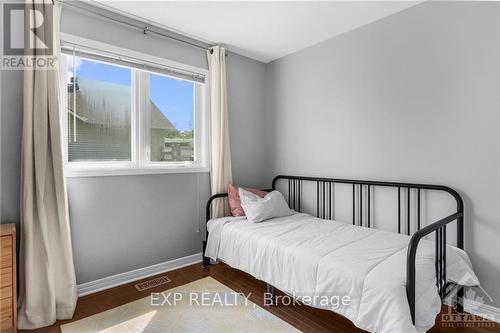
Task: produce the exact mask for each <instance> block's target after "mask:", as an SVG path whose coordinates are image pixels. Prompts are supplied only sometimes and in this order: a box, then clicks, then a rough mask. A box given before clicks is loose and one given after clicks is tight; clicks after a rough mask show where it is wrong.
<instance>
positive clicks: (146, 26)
mask: <svg viewBox="0 0 500 333" xmlns="http://www.w3.org/2000/svg"><path fill="white" fill-rule="evenodd" d="M54 1H55V2H58V3H60V4H61V5H63V6H69V7H73V8H76V9H80V10H83V11H86V12H89V13H91V14H93V15H96V16H99V17H102V18H105V19H107V20H110V21H113V22H116V23H120V24H123V25H127V26H129V27H132V28H134V29H137V30H142V32H143V33H144V35H147V34H148V33H152V34H154V35H158V36H162V37H164V38H168V39H171V40H174V41H176V42H179V43H183V44H187V45H189V46H192V47H195V48H198V49H202V50H208V51H210V53H212V52H213V50H212V46H208V47H206V46H203V45H199V44H196V43H194V42H190V41H188V40H184V39H182V38H179V37H174V36H171V35H168V34H165V33H162V32H160V31H156V30H152V29H151V27H150V25H149V24H147V23H144V26H137V25H135V24H133V23H130V22H127V21H125V20H120V19H118V18H115V17H111V16H108V15H106V14H103V13H100V12H97V11H94V10H90V9H89V8H84V7H82V6H78V5H75V2H76V1H62V0H54ZM89 6H92V5H87V6H86V7H89ZM117 15H120V14H117ZM134 20H135V21H139V20H137V19H134ZM139 22H140V21H139ZM225 55H226V56H227V53H226V54H225Z"/></svg>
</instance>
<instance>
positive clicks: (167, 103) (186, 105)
mask: <svg viewBox="0 0 500 333" xmlns="http://www.w3.org/2000/svg"><path fill="white" fill-rule="evenodd" d="M194 100H195V98H194V83H193V82H189V81H183V80H179V79H175V78H170V77H167V76H162V75H156V74H150V76H149V112H150V113H149V114H150V119H151V123H150V126H151V161H153V162H159V161H161V162H169V161H170V162H178V161H194V127H193V119H194V107H195V105H194V104H195V102H194Z"/></svg>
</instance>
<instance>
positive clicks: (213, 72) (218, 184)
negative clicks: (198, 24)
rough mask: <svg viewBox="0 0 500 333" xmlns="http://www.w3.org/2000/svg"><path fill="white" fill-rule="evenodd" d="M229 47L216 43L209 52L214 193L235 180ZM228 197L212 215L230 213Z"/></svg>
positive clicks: (213, 210)
mask: <svg viewBox="0 0 500 333" xmlns="http://www.w3.org/2000/svg"><path fill="white" fill-rule="evenodd" d="M225 53H226V50H225V49H224V48H223V47H220V46H214V47H213V48H212V49H211V50H208V51H207V57H208V79H209V91H210V93H209V100H210V147H211V148H210V157H211V159H210V185H211V190H212V194H216V193H222V192H226V191H227V186H228V185H229V183H231V182H232V179H233V175H232V170H231V150H230V147H229V125H228V110H227V90H226V55H225ZM228 213H229V209H228V206H227V201H226V200H216V201H215V202H214V205H213V209H212V217H221V216H225V215H228Z"/></svg>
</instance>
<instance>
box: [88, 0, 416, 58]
mask: <svg viewBox="0 0 500 333" xmlns="http://www.w3.org/2000/svg"><path fill="white" fill-rule="evenodd" d="M97 1H98V2H101V3H104V4H105V5H106V6H108V7H111V8H113V9H115V10H118V11H122V12H125V13H127V14H130V15H133V16H135V17H138V18H141V19H143V20H145V21H149V22H150V23H152V24H157V25H159V26H161V27H165V28H167V29H170V30H172V31H176V32H180V33H182V34H185V35H187V36H190V37H193V38H196V39H199V40H202V41H205V42H209V43H210V44H221V45H223V46H225V47H226V48H227V49H228V50H231V51H233V52H236V53H239V54H242V55H245V56H247V57H250V58H253V59H256V60H259V61H262V62H266V63H267V62H270V61H273V60H275V59H278V58H281V57H283V56H285V55H288V54H291V53H293V52H296V51H299V50H301V49H304V48H306V47H308V46H311V45H314V44H317V43H319V42H321V41H324V40H327V39H329V38H332V37H334V36H337V35H340V34H342V33H344V32H347V31H349V30H352V29H355V28H357V27H360V26H363V25H365V24H368V23H370V22H373V21H376V20H378V19H381V18H383V17H386V16H388V15H391V14H393V13H395V12H398V11H401V10H403V9H406V8H408V7H411V6H414V5H416V4H417V3H419V2H418V1H295V2H291V1H290V2H289V1H110V0H97Z"/></svg>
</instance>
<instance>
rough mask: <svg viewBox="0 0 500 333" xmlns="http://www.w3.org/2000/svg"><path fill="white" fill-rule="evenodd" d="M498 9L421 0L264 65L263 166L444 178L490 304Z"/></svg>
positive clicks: (495, 247)
mask: <svg viewBox="0 0 500 333" xmlns="http://www.w3.org/2000/svg"><path fill="white" fill-rule="evenodd" d="M499 19H500V5H499V4H498V3H470V2H469V3H467V2H427V3H423V4H420V5H417V6H416V7H412V8H410V9H407V10H405V11H403V12H400V13H397V14H394V15H392V16H390V17H387V18H384V19H382V20H380V21H377V22H375V23H372V24H369V25H366V26H364V27H361V28H359V29H356V30H354V31H351V32H348V33H346V34H343V35H341V36H338V37H336V38H333V39H330V40H328V41H325V42H323V43H320V44H318V45H315V46H313V47H310V48H308V49H305V50H302V51H299V52H297V53H295V54H292V55H289V56H287V57H284V58H281V59H279V60H277V61H274V62H272V63H270V64H268V68H267V71H268V75H269V76H268V87H267V91H268V93H269V95H268V96H269V98H268V103H269V105H268V108H269V110H272V112H270V113H269V115H268V118H267V123H268V124H269V127H268V128H269V131H268V138H269V140H268V142H269V143H272V144H273V145H272V147H271V149H270V150H269V151H268V158H269V159H271V160H272V162H273V170H274V173H281V172H283V173H291V174H306V175H324V176H336V177H352V178H362V179H381V180H396V181H412V182H429V183H443V184H446V185H450V186H452V187H454V188H456V189H457V190H459V191H460V192H461V194H462V195H463V196H464V198H465V201H466V227H465V229H466V231H465V232H466V234H465V242H466V250H467V252H468V253H469V255H470V257H471V260H472V263H473V265H474V267H475V269H476V272H477V273H478V276H479V278H480V280H481V282H482V283H483V286H484V287H485V288H486V290H487V292H489V293H490V294H491V295H492V297H493V298H494V299H495V303H496V305H497V306H498V305H500V284H499V283H498V282H499V281H500V261H499V260H498V253H499V252H500V247H499V244H500V243H499V241H498V240H499V239H500V221H499V218H500V213H499V200H500V195H499V190H500V186H499V185H500V162H499V151H500V141H499V129H500V128H499V124H500V123H499V96H500V93H499V92H500V91H499V88H500V87H499V65H500V63H499V62H500V54H499V31H500V30H499V28H500V27H499V21H500V20H499ZM393 215H394V214H393Z"/></svg>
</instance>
